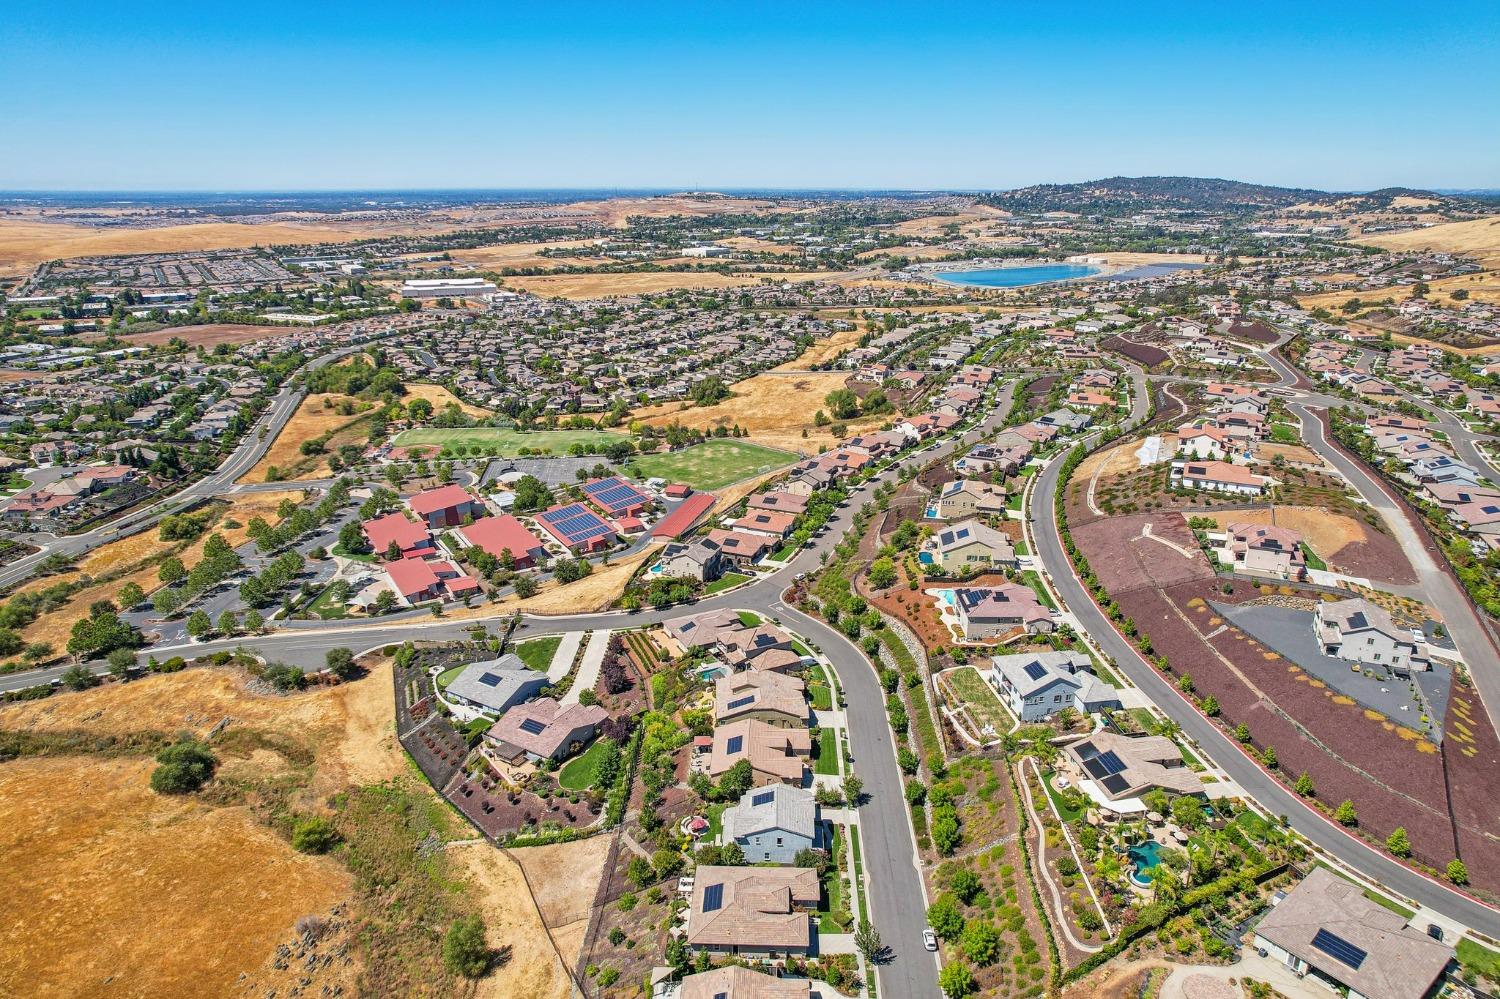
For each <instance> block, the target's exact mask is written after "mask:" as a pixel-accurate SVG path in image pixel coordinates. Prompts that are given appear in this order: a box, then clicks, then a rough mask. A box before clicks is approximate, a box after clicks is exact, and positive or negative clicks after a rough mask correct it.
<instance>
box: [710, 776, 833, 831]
mask: <svg viewBox="0 0 1500 999" xmlns="http://www.w3.org/2000/svg"><path fill="white" fill-rule="evenodd" d="M721 820H722V822H723V829H724V836H725V838H726V839H741V838H744V837H746V836H754V835H755V834H756V833H762V832H766V831H767V830H770V829H782V830H785V831H786V832H789V833H794V834H796V835H799V836H806V837H808V838H809V839H811V838H812V836H813V833H814V832H815V831H816V823H817V821H818V803H817V800H816V799H815V798H814V796H813V793H812V791H810V790H808V789H806V788H801V787H792V786H791V785H789V784H772V785H769V786H768V787H756V788H751V789H750V790H749V791H746V792H745V793H744V794H742V795H741V796H740V800H739V801H737V802H735V803H734V804H733V805H731V806H730V807H729V808H726V809H724V814H723V815H722V816H721Z"/></svg>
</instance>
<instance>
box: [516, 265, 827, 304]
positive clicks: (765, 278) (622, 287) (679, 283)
mask: <svg viewBox="0 0 1500 999" xmlns="http://www.w3.org/2000/svg"><path fill="white" fill-rule="evenodd" d="M831 276H833V275H832V274H831V273H829V272H823V273H818V272H804V271H786V272H784V273H777V274H755V273H745V274H721V273H719V272H718V271H638V272H634V273H623V274H542V275H536V276H528V277H513V278H507V279H506V281H505V286H506V287H507V288H514V289H518V290H521V291H529V292H531V293H532V294H534V295H541V296H543V297H546V298H573V299H586V298H608V297H610V296H614V295H646V294H651V293H653V292H659V291H671V290H674V289H677V288H743V287H745V286H746V285H756V284H761V283H763V282H764V283H775V284H779V283H781V282H784V281H791V282H798V281H816V280H820V279H824V280H826V279H827V278H829V277H831Z"/></svg>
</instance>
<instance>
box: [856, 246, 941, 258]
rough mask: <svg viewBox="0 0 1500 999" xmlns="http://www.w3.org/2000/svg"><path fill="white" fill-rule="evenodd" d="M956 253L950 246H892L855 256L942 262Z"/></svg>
mask: <svg viewBox="0 0 1500 999" xmlns="http://www.w3.org/2000/svg"><path fill="white" fill-rule="evenodd" d="M955 252H956V251H955V250H954V249H953V248H952V247H951V246H892V247H888V248H886V249H884V250H879V249H876V250H865V251H864V252H863V253H858V254H856V255H855V256H856V257H857V258H858V259H860V260H874V259H875V258H876V257H905V258H907V259H908V260H942V259H943V258H944V257H951V256H953V254H954V253H955Z"/></svg>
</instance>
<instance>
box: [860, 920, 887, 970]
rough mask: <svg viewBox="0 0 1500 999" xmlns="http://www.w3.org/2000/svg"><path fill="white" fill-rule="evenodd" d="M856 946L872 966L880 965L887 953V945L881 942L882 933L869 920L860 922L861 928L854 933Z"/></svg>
mask: <svg viewBox="0 0 1500 999" xmlns="http://www.w3.org/2000/svg"><path fill="white" fill-rule="evenodd" d="M854 946H856V947H858V948H859V952H860V953H861V954H863V955H864V956H865V960H866V961H868V962H870V963H871V964H876V963H878V962H879V960H880V958H881V956H882V955H883V954H884V952H885V944H884V943H882V942H881V939H880V933H879V932H878V931H877V930H876V929H875V927H874V925H873V924H871V922H870V921H869V920H868V919H861V920H860V921H859V927H858V928H857V929H855V931H854Z"/></svg>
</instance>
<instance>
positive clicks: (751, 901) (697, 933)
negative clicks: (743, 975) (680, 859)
mask: <svg viewBox="0 0 1500 999" xmlns="http://www.w3.org/2000/svg"><path fill="white" fill-rule="evenodd" d="M818 898H819V886H818V872H817V871H816V870H815V869H813V868H811V867H718V866H714V865H710V864H703V865H700V866H699V867H698V870H697V872H696V873H695V874H694V876H693V896H692V900H691V901H690V903H689V905H688V922H687V941H688V943H690V944H692V945H693V946H695V947H703V946H724V947H732V946H748V947H754V948H756V949H765V950H787V949H797V948H806V947H807V946H808V945H809V944H810V943H811V942H812V926H811V924H810V922H809V919H808V915H807V913H806V912H802V911H798V909H797V908H796V907H797V906H802V907H808V906H815V905H817V904H818Z"/></svg>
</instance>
